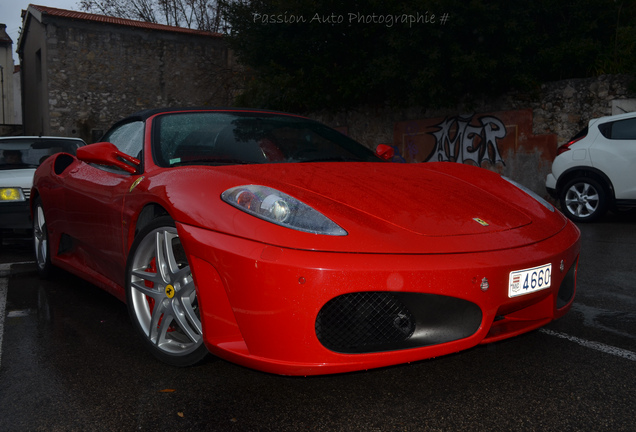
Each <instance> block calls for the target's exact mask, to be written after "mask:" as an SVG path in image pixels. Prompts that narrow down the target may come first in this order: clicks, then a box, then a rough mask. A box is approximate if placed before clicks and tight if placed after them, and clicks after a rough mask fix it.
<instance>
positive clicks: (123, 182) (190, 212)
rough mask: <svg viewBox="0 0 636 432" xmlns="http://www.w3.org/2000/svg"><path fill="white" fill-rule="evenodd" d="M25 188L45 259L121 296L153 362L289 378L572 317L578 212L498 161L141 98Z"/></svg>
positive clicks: (282, 118) (458, 345) (440, 350)
mask: <svg viewBox="0 0 636 432" xmlns="http://www.w3.org/2000/svg"><path fill="white" fill-rule="evenodd" d="M103 140H104V142H102V143H97V144H91V145H88V146H85V147H82V148H80V149H79V150H78V151H77V155H76V156H74V155H71V154H65V153H60V154H57V155H56V156H54V157H51V158H49V159H47V160H46V162H44V163H43V164H42V165H41V166H40V167H39V168H38V170H37V172H36V175H35V182H34V187H33V191H32V194H31V205H32V213H33V223H34V243H35V250H36V256H37V265H38V269H39V271H40V272H41V273H42V275H43V276H47V275H48V274H49V273H50V271H51V270H52V266H57V267H61V268H63V269H65V270H68V271H70V272H72V273H74V274H76V275H79V276H80V277H82V278H85V279H86V280H88V281H90V282H92V283H94V284H96V285H97V286H99V287H101V288H103V289H105V290H107V291H108V292H110V293H112V294H113V295H115V296H117V297H118V298H119V299H121V300H122V301H125V302H126V303H127V305H128V309H129V311H130V316H131V318H132V322H133V324H134V326H135V327H136V329H137V331H138V332H139V333H140V335H141V336H142V340H143V343H144V344H145V345H146V346H147V347H148V348H149V349H150V351H151V352H152V353H153V354H154V355H155V356H157V357H158V358H159V359H161V360H163V361H165V362H168V363H171V364H174V365H182V366H185V365H190V364H193V363H196V362H198V361H200V360H201V359H202V358H203V357H204V356H205V355H206V354H207V353H208V352H211V353H213V354H214V355H216V356H218V357H221V358H223V359H227V360H229V361H232V362H236V363H239V364H241V365H245V366H248V367H252V368H255V369H259V370H263V371H268V372H273V373H278V374H286V375H314V374H327V373H339V372H347V371H355V370H362V369H369V368H376V367H381V366H387V365H394V364H399V363H406V362H412V361H417V360H421V359H426V358H430V357H437V356H441V355H444V354H448V353H454V352H457V351H461V350H464V349H467V348H470V347H473V346H475V345H477V344H482V343H488V342H494V341H498V340H501V339H504V338H508V337H511V336H515V335H518V334H521V333H524V332H527V331H530V330H533V329H536V328H538V327H540V326H543V325H545V324H547V323H548V322H550V321H551V320H553V319H555V318H558V317H560V316H562V315H563V314H565V313H566V312H567V310H568V309H569V307H570V305H571V304H572V301H573V299H574V292H575V285H576V271H577V263H578V256H579V249H580V242H579V237H580V233H579V231H578V229H577V228H576V227H575V226H574V225H573V224H572V223H571V222H570V221H569V220H568V219H566V218H565V217H564V216H563V215H562V214H561V213H559V212H558V211H556V210H555V209H554V207H552V206H551V205H550V204H549V203H548V202H546V201H544V200H543V199H541V198H540V197H538V196H536V195H534V194H533V193H532V192H530V191H529V190H527V189H525V188H523V187H522V186H520V185H518V184H516V183H514V182H512V181H511V180H508V179H506V178H504V177H502V176H500V175H498V174H496V173H494V172H491V171H488V170H485V169H481V168H476V167H471V166H467V165H462V164H458V163H448V162H445V163H422V164H400V163H392V162H388V161H386V160H385V159H388V158H390V156H391V151H390V148H389V147H388V146H380V147H379V150H378V151H376V152H375V153H374V152H372V151H370V150H368V149H367V148H366V147H364V146H362V145H360V144H358V143H356V142H355V141H353V140H351V139H350V138H348V137H346V136H344V135H342V134H340V133H339V132H336V131H334V130H332V129H330V128H328V127H326V126H324V125H322V124H320V123H317V122H314V121H311V120H309V119H306V118H303V117H299V116H296V115H291V114H285V113H276V112H269V111H262V110H240V109H169V110H166V109H164V110H151V111H144V112H141V113H138V114H135V115H132V116H130V117H128V118H126V119H124V120H122V121H120V122H119V123H117V124H116V125H115V126H113V128H112V129H111V130H110V131H109V132H108V133H107V134H106V135H105V137H104V139H103Z"/></svg>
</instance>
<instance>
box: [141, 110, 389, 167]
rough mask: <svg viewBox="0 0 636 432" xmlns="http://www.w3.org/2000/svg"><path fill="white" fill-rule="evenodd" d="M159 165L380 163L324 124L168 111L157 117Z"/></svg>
mask: <svg viewBox="0 0 636 432" xmlns="http://www.w3.org/2000/svg"><path fill="white" fill-rule="evenodd" d="M153 145H154V148H153V151H154V156H155V161H156V163H157V164H158V165H159V166H163V167H172V166H181V165H201V164H203V165H223V164H261V163H281V162H326V161H347V162H363V161H364V162H369V161H373V162H379V161H381V159H380V158H378V157H377V156H376V155H375V153H374V152H373V151H371V150H369V149H368V148H366V147H364V146H363V145H361V144H359V143H357V142H356V141H354V140H352V139H350V138H348V137H347V136H345V135H343V134H341V133H340V132H337V131H335V130H333V129H331V128H328V127H327V126H324V125H322V124H320V123H317V122H314V121H311V120H307V119H303V118H298V117H293V116H286V115H279V114H266V113H258V112H245V113H242V112H232V113H227V112H196V113H192V112H189V113H172V114H165V115H162V116H160V117H158V119H157V120H156V121H155V125H154V129H153Z"/></svg>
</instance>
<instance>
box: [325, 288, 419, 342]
mask: <svg viewBox="0 0 636 432" xmlns="http://www.w3.org/2000/svg"><path fill="white" fill-rule="evenodd" d="M414 330H415V319H414V318H413V316H412V315H411V313H410V312H409V310H408V309H407V308H406V306H404V305H403V304H402V302H400V301H399V300H398V299H396V298H395V296H393V295H392V294H390V293H386V292H360V293H352V294H345V295H342V296H339V297H336V298H334V299H333V300H331V301H329V302H328V303H327V304H326V305H325V306H324V307H323V308H322V309H321V310H320V313H319V314H318V318H317V319H316V335H317V336H318V339H319V340H320V342H321V343H322V344H323V345H324V346H325V347H327V348H329V349H331V350H333V351H340V352H361V351H367V350H373V349H374V348H376V349H377V348H378V347H379V346H382V345H387V344H388V345H393V344H396V343H399V342H403V341H405V340H406V339H408V338H409V337H410V336H411V335H412V334H413V331H414Z"/></svg>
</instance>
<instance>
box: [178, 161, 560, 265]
mask: <svg viewBox="0 0 636 432" xmlns="http://www.w3.org/2000/svg"><path fill="white" fill-rule="evenodd" d="M190 170H192V171H196V172H197V174H196V176H194V177H196V178H198V179H200V181H198V182H197V184H195V185H193V184H189V190H188V193H187V194H185V195H184V194H183V193H182V191H183V188H180V190H181V192H180V193H179V194H176V193H175V194H172V196H175V197H176V196H179V197H180V198H179V201H181V198H183V199H184V200H185V201H187V203H186V202H185V201H184V202H183V203H175V204H176V205H175V208H186V207H187V208H188V211H184V212H183V213H182V216H180V218H181V219H182V221H183V222H185V223H192V224H194V225H200V226H204V227H208V228H211V229H215V230H219V231H222V232H227V233H230V234H233V235H238V236H241V237H246V238H250V239H255V240H259V241H263V242H266V243H270V244H274V245H279V246H286V247H294V248H300V249H320V250H333V251H344V250H346V251H358V252H377V253H380V252H391V253H393V252H399V253H423V252H436V253H440V252H460V251H469V250H470V251H472V250H484V249H486V250H488V249H490V250H495V249H502V248H507V247H515V246H520V245H524V244H528V243H533V242H536V241H540V240H542V239H544V238H547V237H549V236H551V235H554V234H556V232H558V231H559V230H560V229H562V228H563V227H564V225H565V223H566V220H565V218H564V217H563V216H562V215H560V214H559V213H558V212H551V211H550V210H548V209H547V208H545V207H544V206H542V205H541V204H540V203H538V202H537V201H536V200H534V199H533V198H531V197H530V196H529V195H527V194H526V193H525V192H523V191H521V190H520V189H518V188H517V187H515V186H513V185H511V184H510V183H509V182H507V181H505V180H503V179H502V178H501V176H500V175H498V174H496V173H493V172H490V171H488V170H485V169H481V168H475V167H469V166H466V165H461V164H452V163H444V164H442V163H427V164H394V163H305V164H268V165H250V166H231V167H222V168H216V169H210V168H203V167H192V168H190ZM187 177H190V178H194V177H193V176H189V175H187V176H183V175H181V176H179V179H180V180H178V179H177V178H175V179H174V181H176V182H179V181H185V180H183V179H185V178H187ZM190 183H191V182H190ZM247 184H258V185H264V186H268V187H271V188H274V189H277V190H280V191H282V192H284V193H286V194H288V195H291V196H293V197H295V198H296V199H299V200H300V201H303V202H304V203H305V204H308V205H309V206H311V207H313V208H314V209H316V210H317V211H319V212H320V213H322V214H324V215H325V216H327V217H328V218H330V219H331V220H332V221H334V222H335V223H336V224H338V225H339V226H341V227H342V228H343V229H345V230H346V231H347V233H348V235H347V236H344V237H335V236H326V235H315V234H310V233H303V232H298V231H295V230H291V229H289V228H284V227H280V226H277V225H274V224H271V223H269V222H265V221H261V220H260V219H257V218H255V217H253V216H250V215H248V214H246V213H244V212H242V211H240V210H237V209H233V208H227V207H228V206H227V204H226V203H223V202H222V201H221V200H220V199H219V198H218V197H219V195H220V193H222V192H223V191H224V190H226V189H229V188H230V187H235V186H240V185H247ZM210 185H214V187H213V188H212V189H213V190H214V191H213V192H212V194H214V195H215V196H214V197H208V195H209V193H208V192H210ZM171 187H175V184H172V185H171ZM206 191H207V192H206ZM190 194H195V195H196V196H197V198H196V199H195V198H194V197H192V196H190ZM202 197H206V198H205V199H201V198H202ZM217 205H218V206H219V209H218V210H217V211H214V212H213V213H212V214H219V212H222V213H228V212H229V213H231V214H232V216H231V217H229V218H218V217H215V218H206V217H204V216H203V215H205V214H211V211H210V210H212V208H211V207H216V206H217ZM201 206H204V207H205V209H204V208H200V209H199V207H201ZM198 215H200V216H201V217H197V216H198Z"/></svg>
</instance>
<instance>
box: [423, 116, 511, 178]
mask: <svg viewBox="0 0 636 432" xmlns="http://www.w3.org/2000/svg"><path fill="white" fill-rule="evenodd" d="M473 118H474V116H472V117H469V118H468V117H459V116H458V117H450V118H448V117H447V118H446V119H444V121H443V122H441V123H440V124H438V125H436V126H435V127H438V128H439V129H438V130H437V131H436V132H431V133H430V134H431V135H433V136H434V137H435V148H434V149H433V151H432V152H431V154H430V155H429V157H428V158H427V159H426V162H433V161H452V162H461V163H465V162H467V161H472V162H474V163H475V164H477V165H478V166H479V165H481V163H482V162H483V161H487V162H490V163H492V164H495V163H497V162H501V163H502V164H504V165H505V163H504V161H503V159H502V158H501V155H500V154H499V147H498V146H497V140H498V139H502V138H504V137H505V136H506V127H505V126H504V124H503V123H502V121H501V120H499V119H498V118H497V117H492V116H483V117H479V118H478V119H477V122H478V123H479V124H471V123H472V122H473Z"/></svg>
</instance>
